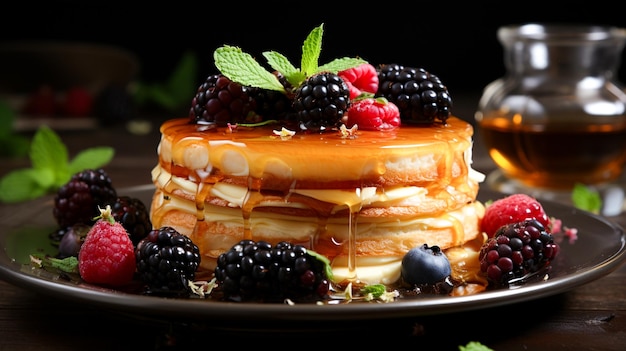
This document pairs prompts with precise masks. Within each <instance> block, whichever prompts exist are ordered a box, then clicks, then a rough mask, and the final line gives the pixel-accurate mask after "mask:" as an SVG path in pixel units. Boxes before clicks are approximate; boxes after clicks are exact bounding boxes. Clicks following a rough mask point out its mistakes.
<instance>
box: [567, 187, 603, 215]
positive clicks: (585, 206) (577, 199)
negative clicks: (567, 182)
mask: <svg viewBox="0 0 626 351" xmlns="http://www.w3.org/2000/svg"><path fill="white" fill-rule="evenodd" d="M571 199H572V203H573V204H574V207H576V208H579V209H581V210H585V211H589V212H592V213H599V212H600V209H601V208H602V197H600V194H599V193H598V192H597V191H594V190H593V189H591V188H589V187H587V186H586V185H584V184H580V183H577V184H575V185H574V189H573V190H572V196H571Z"/></svg>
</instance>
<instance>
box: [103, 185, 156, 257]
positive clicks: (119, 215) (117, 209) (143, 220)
mask: <svg viewBox="0 0 626 351" xmlns="http://www.w3.org/2000/svg"><path fill="white" fill-rule="evenodd" d="M111 212H112V214H113V218H115V220H116V221H117V222H120V223H121V224H122V226H124V228H126V231H128V234H129V235H130V240H131V241H132V242H133V245H137V244H138V243H139V241H140V240H141V239H143V238H145V237H146V236H147V235H148V233H149V232H150V231H151V230H152V222H151V221H150V212H149V211H148V208H147V207H146V205H145V204H144V203H143V202H142V201H141V200H139V199H137V198H133V197H130V196H119V197H118V198H117V200H116V201H115V203H114V204H113V205H112V207H111Z"/></svg>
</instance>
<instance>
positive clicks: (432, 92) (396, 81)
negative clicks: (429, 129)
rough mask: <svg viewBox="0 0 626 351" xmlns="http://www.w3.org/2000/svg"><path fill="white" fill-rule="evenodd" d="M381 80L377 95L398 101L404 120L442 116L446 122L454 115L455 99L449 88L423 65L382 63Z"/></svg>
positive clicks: (416, 121)
mask: <svg viewBox="0 0 626 351" xmlns="http://www.w3.org/2000/svg"><path fill="white" fill-rule="evenodd" d="M378 80H379V84H378V91H377V92H376V96H384V97H386V98H387V99H388V100H389V101H391V102H393V103H395V104H396V105H397V106H398V109H399V110H400V116H401V117H402V122H411V123H432V122H434V120H435V119H438V120H440V121H441V122H443V123H444V124H445V123H446V121H447V119H448V117H449V116H450V108H451V107H452V98H451V97H450V94H449V93H448V88H446V86H445V85H444V84H443V83H442V82H441V80H440V79H439V77H437V76H436V75H434V74H431V73H429V72H427V71H426V70H424V69H423V68H414V67H404V66H400V65H396V64H391V65H381V66H380V67H379V69H378Z"/></svg>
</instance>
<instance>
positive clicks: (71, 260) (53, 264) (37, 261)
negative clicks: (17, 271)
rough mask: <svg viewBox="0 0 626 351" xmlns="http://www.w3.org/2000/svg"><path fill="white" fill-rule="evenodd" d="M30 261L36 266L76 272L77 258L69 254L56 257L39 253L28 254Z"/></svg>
mask: <svg viewBox="0 0 626 351" xmlns="http://www.w3.org/2000/svg"><path fill="white" fill-rule="evenodd" d="M30 261H31V263H32V264H33V265H35V266H36V267H38V268H46V267H47V268H54V269H58V270H60V271H62V272H66V273H78V258H76V256H69V257H66V258H56V257H52V256H48V255H45V254H41V253H34V254H31V255H30Z"/></svg>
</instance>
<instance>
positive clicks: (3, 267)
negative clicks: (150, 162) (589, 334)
mask: <svg viewBox="0 0 626 351" xmlns="http://www.w3.org/2000/svg"><path fill="white" fill-rule="evenodd" d="M146 191H154V186H153V185H152V184H148V185H140V186H134V187H127V188H123V189H120V190H119V191H118V192H119V193H120V194H130V195H133V194H139V193H142V192H146ZM145 195H149V194H144V196H145ZM133 196H134V195H133ZM503 196H506V194H503V193H500V192H496V191H492V190H483V189H481V190H480V192H479V199H481V201H485V199H493V200H495V199H496V198H499V197H503ZM37 201H39V202H41V201H42V199H39V200H37ZM541 203H542V205H543V206H544V207H545V208H547V209H548V210H547V212H548V213H550V212H555V211H556V212H561V211H563V212H568V211H569V212H571V214H572V215H581V214H582V215H584V216H586V217H587V218H590V219H593V220H595V221H599V222H601V223H602V224H604V225H605V226H606V227H607V228H610V229H612V231H613V232H612V233H611V234H612V235H615V236H616V237H618V238H619V244H618V243H616V244H615V250H614V252H612V253H611V255H609V256H608V257H605V258H604V259H601V260H599V261H597V262H594V264H593V265H590V266H586V267H581V268H583V269H581V270H580V271H578V272H576V273H575V274H566V275H563V276H557V277H554V278H550V279H548V280H545V281H540V282H532V283H529V284H526V285H522V286H520V287H517V288H511V289H501V290H491V291H485V292H481V293H478V294H473V295H467V296H433V297H425V298H420V299H411V300H406V301H394V302H391V303H350V304H340V305H315V304H295V305H286V304H280V303H276V304H274V303H247V302H246V303H241V302H223V301H210V300H204V299H202V298H195V297H194V298H177V299H169V298H163V297H156V296H146V295H137V294H132V293H125V292H120V291H116V290H112V289H107V288H103V287H98V286H93V285H89V284H84V283H83V284H71V283H67V282H65V283H62V282H57V281H54V280H52V279H46V278H42V277H38V276H36V275H32V274H28V273H25V272H23V271H22V269H23V268H24V265H22V264H19V263H16V262H13V259H12V258H11V257H9V256H8V253H7V251H6V248H5V247H3V248H2V250H1V251H0V278H1V279H3V280H5V281H7V282H9V283H11V284H13V285H15V286H18V287H20V288H24V289H27V290H29V289H32V290H34V291H37V292H38V293H43V294H45V295H49V296H54V297H56V298H62V299H72V300H73V301H82V302H84V303H87V304H91V305H94V306H98V307H103V308H107V309H110V310H111V309H112V310H117V311H119V312H128V311H132V312H134V313H136V314H138V315H143V316H148V317H153V318H163V317H167V318H178V319H182V320H198V319H200V320H206V319H207V318H217V320H223V319H227V320H233V319H236V320H240V319H241V318H242V317H245V318H246V319H248V320H250V321H259V320H265V321H294V322H297V321H319V320H324V321H328V320H334V321H338V320H349V319H355V318H367V319H387V318H401V317H414V316H425V315H440V314H447V313H456V312H466V311H472V310H478V309H485V308H491V307H497V306H501V305H508V304H513V303H519V302H524V301H528V300H534V299H538V298H543V297H548V296H552V295H556V294H559V293H562V292H565V291H568V290H571V289H572V288H574V287H577V286H580V285H584V284H587V283H589V282H591V281H593V280H596V279H599V278H601V277H603V276H605V275H607V274H609V273H611V272H612V271H614V270H615V269H617V268H618V267H619V266H620V265H621V264H622V263H623V262H624V260H625V259H626V233H625V231H624V229H623V228H622V227H621V226H620V225H619V224H618V223H616V222H614V221H612V220H610V219H608V218H606V217H602V216H599V215H596V214H593V213H590V212H586V211H583V210H578V209H574V208H572V207H570V206H567V205H564V204H561V203H556V202H552V201H549V200H541ZM29 204H30V205H29ZM29 204H24V205H23V206H24V207H23V208H26V209H30V210H31V211H36V210H37V209H39V208H46V207H47V206H51V203H50V202H49V201H44V202H43V203H42V204H40V206H39V207H37V206H32V201H31V202H29ZM15 208H19V206H18V207H15ZM0 210H2V209H0ZM0 213H2V212H1V211H0ZM5 217H6V216H2V217H0V223H2V222H3V221H6V218H5ZM50 218H51V220H52V216H50ZM9 219H10V218H9ZM7 236H8V231H2V232H0V241H1V242H3V243H4V242H5V241H6V237H7Z"/></svg>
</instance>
